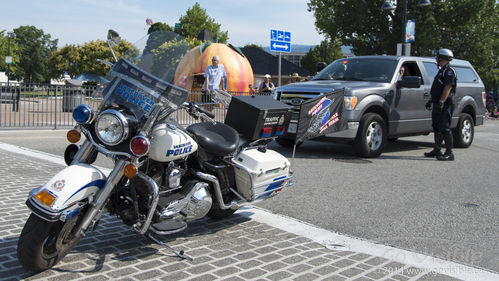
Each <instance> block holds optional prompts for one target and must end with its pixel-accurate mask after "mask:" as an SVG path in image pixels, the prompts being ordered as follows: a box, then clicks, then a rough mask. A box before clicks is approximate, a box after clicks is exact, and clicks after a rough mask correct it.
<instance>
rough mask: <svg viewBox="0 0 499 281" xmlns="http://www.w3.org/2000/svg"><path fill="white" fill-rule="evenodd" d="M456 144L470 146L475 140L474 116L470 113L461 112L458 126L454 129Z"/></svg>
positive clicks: (456, 145) (462, 146) (460, 146)
mask: <svg viewBox="0 0 499 281" xmlns="http://www.w3.org/2000/svg"><path fill="white" fill-rule="evenodd" d="M452 133H453V137H454V146H455V147H458V148H468V147H469V146H470V145H471V143H472V142H473V137H474V134H475V128H474V124H473V118H471V116H470V115H469V114H468V113H461V114H460V115H459V121H458V122H457V127H456V128H455V129H454V130H453V131H452Z"/></svg>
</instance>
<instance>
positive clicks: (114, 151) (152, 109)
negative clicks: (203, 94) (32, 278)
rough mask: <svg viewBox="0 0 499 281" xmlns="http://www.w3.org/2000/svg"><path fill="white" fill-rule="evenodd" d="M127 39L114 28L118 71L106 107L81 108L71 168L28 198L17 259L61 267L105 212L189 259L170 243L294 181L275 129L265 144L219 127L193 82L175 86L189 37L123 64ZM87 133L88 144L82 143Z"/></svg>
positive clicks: (151, 42) (156, 38) (167, 35)
mask: <svg viewBox="0 0 499 281" xmlns="http://www.w3.org/2000/svg"><path fill="white" fill-rule="evenodd" d="M119 41H120V38H119V35H118V34H117V33H116V32H114V31H112V30H110V31H109V33H108V45H109V47H110V49H111V52H112V54H113V56H114V59H115V62H114V63H110V62H104V61H102V62H104V63H106V64H108V65H109V66H111V71H110V75H111V76H112V80H111V82H110V83H109V84H108V85H107V86H106V88H105V89H104V90H103V101H102V103H101V105H100V107H99V108H98V109H97V110H95V111H94V110H93V109H92V108H91V107H90V106H88V105H85V104H81V105H79V106H77V107H76V108H75V109H74V111H73V118H74V120H75V121H76V122H77V125H76V126H75V128H74V129H72V130H70V131H69V132H68V134H67V137H68V140H69V141H70V142H72V143H73V144H71V145H69V146H68V148H67V149H66V153H65V160H66V163H68V167H66V168H65V169H63V170H62V171H60V172H59V173H57V174H56V175H55V176H54V177H52V178H51V179H50V180H49V181H48V182H47V183H45V184H43V185H42V186H40V187H38V188H35V189H33V190H32V191H31V192H30V194H29V197H28V199H27V201H26V204H27V206H28V207H29V208H30V210H31V211H32V213H31V215H30V216H29V218H28V220H27V221H26V223H25V225H24V228H23V230H22V233H21V235H20V237H19V241H18V246H17V256H18V260H19V262H20V264H21V265H22V266H23V267H24V268H26V269H27V270H30V271H34V272H39V271H43V270H46V269H48V268H51V267H52V266H54V265H55V264H57V263H58V262H59V261H60V260H61V259H63V258H64V256H66V254H68V253H69V252H70V251H71V250H72V248H73V247H75V245H76V244H77V243H78V241H79V240H80V239H81V238H82V237H83V236H85V234H86V233H87V231H88V230H94V229H95V228H96V227H97V225H98V223H99V220H100V218H101V216H102V214H103V213H104V212H107V213H108V214H110V215H114V216H117V217H119V218H120V219H121V220H122V221H123V223H124V224H126V225H128V226H130V228H131V230H132V231H134V232H136V233H139V234H141V235H145V236H146V237H148V238H150V239H151V240H153V241H155V242H156V243H159V244H161V245H163V246H165V247H166V248H168V249H169V250H170V251H172V252H173V253H175V254H176V255H177V256H178V257H180V258H189V257H188V256H186V255H184V253H183V251H176V250H174V249H172V248H170V247H169V246H168V245H166V244H165V243H163V242H162V241H161V239H160V237H161V236H163V235H168V234H172V233H176V232H179V231H181V230H183V229H185V228H186V227H187V225H188V224H187V223H188V222H190V221H194V220H197V219H200V218H203V217H205V216H207V217H210V218H214V219H222V218H225V217H228V216H230V215H232V214H233V213H234V212H235V211H236V210H237V209H238V208H240V207H242V206H245V205H248V204H254V203H256V202H259V201H261V200H265V199H268V198H270V197H272V196H274V195H276V194H277V193H278V192H279V191H281V190H282V189H284V188H286V187H288V186H290V185H292V178H293V177H292V171H291V170H290V163H289V161H288V160H287V159H286V158H285V157H284V156H282V155H281V154H279V153H277V152H275V151H273V150H270V149H267V143H268V142H270V141H271V140H272V139H273V138H272V136H271V135H269V129H268V128H263V129H262V135H261V138H258V139H251V140H248V139H245V138H244V137H241V136H240V134H239V132H238V131H236V130H235V129H234V128H232V127H230V126H228V125H226V124H224V123H221V122H215V121H214V117H215V115H214V114H213V113H212V112H210V111H208V110H205V109H203V108H202V107H200V106H199V105H197V104H195V103H187V100H188V91H187V90H186V89H184V88H183V85H185V83H184V82H185V81H183V80H182V79H178V81H176V82H172V81H175V79H174V78H175V72H176V68H177V65H178V64H179V62H180V58H181V57H182V55H184V54H185V53H186V51H187V50H188V49H189V46H188V44H187V43H186V41H185V40H182V38H180V37H179V36H178V35H177V34H175V33H172V32H163V31H162V32H154V33H151V34H150V35H148V36H147V38H145V39H144V40H143V41H142V42H145V44H142V45H141V47H134V48H132V49H131V50H130V51H128V52H127V53H126V54H125V55H124V56H122V57H121V58H120V59H119V60H117V59H116V56H115V53H114V51H113V47H112V45H116V44H119ZM177 75H178V74H177ZM185 77H186V76H185V75H184V78H185ZM219 94H221V97H222V98H223V99H224V100H227V98H229V99H230V95H228V94H226V93H223V92H219ZM229 108H230V106H229ZM238 110H239V109H238ZM229 111H230V109H229ZM182 112H183V114H186V115H189V116H191V117H193V118H192V120H195V122H193V124H191V125H189V126H187V127H186V128H184V126H183V125H181V124H180V123H179V122H175V117H176V116H177V115H179V114H181V113H182ZM281 119H282V118H281ZM196 122H197V123H196ZM281 127H282V126H281ZM279 130H280V131H282V130H285V128H280V129H279ZM264 133H265V134H264ZM271 134H272V133H271ZM81 135H83V136H84V137H85V138H86V139H85V140H84V142H83V143H82V144H81V146H78V145H76V143H81V142H80V141H79V139H80V138H81ZM97 155H103V156H105V157H108V158H110V159H112V161H113V163H114V168H113V169H112V171H111V172H110V173H109V174H107V173H105V172H103V171H101V170H100V169H99V168H97V167H96V166H95V165H92V164H93V163H94V161H95V160H96V158H97Z"/></svg>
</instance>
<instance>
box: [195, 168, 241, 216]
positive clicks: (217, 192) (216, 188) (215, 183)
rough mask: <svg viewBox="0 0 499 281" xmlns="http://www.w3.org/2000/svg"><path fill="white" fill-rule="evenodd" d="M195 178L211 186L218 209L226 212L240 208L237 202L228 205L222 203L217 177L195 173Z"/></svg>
mask: <svg viewBox="0 0 499 281" xmlns="http://www.w3.org/2000/svg"><path fill="white" fill-rule="evenodd" d="M196 176H197V177H199V178H200V179H203V180H207V181H209V182H211V183H212V184H213V190H214V191H215V196H216V197H217V201H218V205H219V206H220V209H222V210H227V209H237V208H239V207H241V206H240V205H239V204H238V203H237V202H235V201H232V202H230V204H229V205H226V204H225V203H224V199H223V197H222V190H221V189H220V183H219V182H218V179H217V177H215V176H213V175H210V174H206V173H203V172H196Z"/></svg>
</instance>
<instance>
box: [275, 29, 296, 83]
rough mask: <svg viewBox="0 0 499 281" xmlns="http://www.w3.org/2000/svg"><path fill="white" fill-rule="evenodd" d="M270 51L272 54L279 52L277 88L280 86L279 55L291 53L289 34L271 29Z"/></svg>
mask: <svg viewBox="0 0 499 281" xmlns="http://www.w3.org/2000/svg"><path fill="white" fill-rule="evenodd" d="M270 50H271V51H274V52H279V66H278V77H279V78H278V81H279V82H278V86H281V53H282V52H285V53H289V52H291V32H287V31H282V30H276V29H271V30H270Z"/></svg>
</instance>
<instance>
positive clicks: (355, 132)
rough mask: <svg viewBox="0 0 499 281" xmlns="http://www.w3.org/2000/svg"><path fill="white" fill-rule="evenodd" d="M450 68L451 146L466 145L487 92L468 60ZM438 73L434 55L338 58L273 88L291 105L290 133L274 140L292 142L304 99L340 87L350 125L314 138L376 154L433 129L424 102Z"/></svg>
mask: <svg viewBox="0 0 499 281" xmlns="http://www.w3.org/2000/svg"><path fill="white" fill-rule="evenodd" d="M451 66H452V67H453V68H454V69H455V70H456V72H457V91H456V94H455V95H454V96H453V100H454V105H455V106H454V108H455V109H454V113H453V115H452V124H451V127H452V129H453V134H454V146H456V147H461V148H466V147H469V146H470V145H471V143H472V142H473V136H474V126H478V125H482V124H483V122H484V119H485V97H486V93H485V88H484V85H483V82H482V80H481V79H480V77H479V76H478V74H477V72H476V71H475V69H474V68H473V66H472V65H471V64H470V63H469V62H467V61H464V60H458V59H454V60H452V61H451ZM402 67H404V68H405V74H404V75H403V77H402V75H401V74H400V71H399V70H400V69H401V68H402ZM437 72H438V68H437V65H436V61H435V59H434V58H423V57H405V56H359V57H352V58H345V59H339V60H336V61H334V62H333V63H331V64H330V65H328V66H327V67H326V68H324V69H323V70H322V71H321V72H319V73H318V74H317V75H316V76H314V77H313V78H312V79H311V80H310V81H306V82H299V83H293V84H288V85H285V86H282V87H279V88H277V89H276V90H275V91H274V98H275V99H277V100H280V101H282V102H284V103H287V104H289V105H292V106H294V114H293V118H292V120H291V123H290V126H289V128H288V131H287V133H286V134H285V135H284V136H282V137H280V138H278V139H277V142H278V143H279V144H281V145H283V146H288V147H289V146H292V145H293V143H294V137H295V133H296V127H297V119H298V117H297V116H298V113H299V109H300V104H301V103H302V102H303V101H304V100H306V99H310V98H313V97H316V96H317V95H321V94H323V93H328V92H331V91H333V90H339V89H342V88H344V99H345V109H346V117H347V119H348V129H347V130H344V131H340V132H336V133H332V134H328V135H326V136H322V137H319V138H317V139H315V140H320V141H334V142H348V143H352V144H353V146H354V148H355V151H356V153H357V154H358V155H359V156H362V157H378V156H379V155H380V154H381V152H382V150H383V147H384V146H385V144H386V142H387V140H395V139H397V138H399V137H404V136H413V135H423V134H429V133H430V132H432V126H431V112H430V111H428V110H426V109H425V103H426V102H427V101H428V99H429V98H430V88H431V84H432V82H433V78H434V77H435V75H436V74H437Z"/></svg>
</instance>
